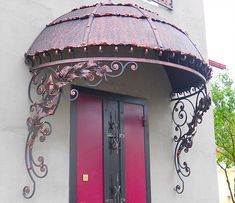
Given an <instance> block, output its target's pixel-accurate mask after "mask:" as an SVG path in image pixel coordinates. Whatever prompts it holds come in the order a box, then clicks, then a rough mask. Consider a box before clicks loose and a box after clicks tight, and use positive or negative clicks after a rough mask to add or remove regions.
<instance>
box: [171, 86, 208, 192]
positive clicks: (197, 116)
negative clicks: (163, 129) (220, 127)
mask: <svg viewBox="0 0 235 203" xmlns="http://www.w3.org/2000/svg"><path fill="white" fill-rule="evenodd" d="M171 100H172V101H173V102H174V106H173V110H172V120H173V122H174V125H175V135H174V142H175V143H176V144H175V151H174V162H175V169H176V173H177V175H178V177H179V179H180V181H181V184H177V185H176V187H175V190H176V192H177V193H178V194H181V193H183V191H184V178H185V177H188V176H190V173H191V170H190V167H189V166H188V164H187V162H186V161H182V160H181V155H182V153H183V152H184V153H188V151H189V149H190V148H192V146H193V138H194V136H195V134H196V132H197V126H198V124H201V123H202V119H203V115H204V113H206V112H207V111H208V110H209V108H210V105H211V98H210V96H209V94H208V92H207V87H206V84H203V85H202V86H201V87H200V88H191V89H190V90H189V91H186V92H183V93H177V94H173V95H172V99H171Z"/></svg>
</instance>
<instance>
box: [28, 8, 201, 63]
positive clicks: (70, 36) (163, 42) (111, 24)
mask: <svg viewBox="0 0 235 203" xmlns="http://www.w3.org/2000/svg"><path fill="white" fill-rule="evenodd" d="M103 44H107V45H133V46H137V47H145V48H150V49H163V50H172V51H180V52H182V53H185V54H191V55H194V56H196V57H197V58H199V59H202V57H201V55H200V53H199V51H198V50H197V48H196V47H195V45H194V44H193V43H192V42H191V41H190V39H189V38H188V36H187V35H186V34H185V33H184V32H183V31H181V30H180V29H179V28H177V27H175V26H174V25H172V24H169V23H167V22H166V21H165V20H164V19H162V18H160V17H159V16H158V14H156V13H152V12H150V11H147V10H144V9H142V8H139V7H137V6H133V5H129V4H127V5H119V4H118V5H113V4H106V5H103V4H97V5H95V6H90V7H83V8H81V9H75V10H73V11H71V12H69V13H67V14H65V15H63V16H61V17H59V18H57V19H56V20H55V21H53V22H52V23H51V24H49V25H48V26H47V27H46V28H45V29H44V30H43V31H42V32H41V33H40V35H39V36H38V37H37V38H36V40H35V41H34V43H33V44H32V46H31V47H30V49H29V50H28V52H27V55H34V54H36V53H41V52H44V51H49V50H52V49H59V50H63V49H65V48H67V47H84V46H92V45H103Z"/></svg>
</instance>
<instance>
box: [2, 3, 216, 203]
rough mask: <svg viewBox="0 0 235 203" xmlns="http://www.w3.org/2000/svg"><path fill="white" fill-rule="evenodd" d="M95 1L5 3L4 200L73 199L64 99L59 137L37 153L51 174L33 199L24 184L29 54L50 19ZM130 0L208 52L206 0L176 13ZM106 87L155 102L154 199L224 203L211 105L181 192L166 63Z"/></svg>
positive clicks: (52, 202) (56, 121) (58, 202)
mask: <svg viewBox="0 0 235 203" xmlns="http://www.w3.org/2000/svg"><path fill="white" fill-rule="evenodd" d="M88 2H90V3H92V4H94V3H95V2H96V1H91V0H89V1H85V0H84V1H81V0H73V1H72V0H60V1H58V0H50V1H48V0H30V1H29V0H9V1H6V0H0V22H1V30H0V44H1V46H0V58H1V60H0V76H1V77H0V95H1V96H0V138H1V142H0V163H1V164H0V202H1V203H15V202H17V203H26V202H30V203H42V202H45V203H68V191H69V125H70V115H69V111H70V108H69V103H68V102H67V101H66V100H65V99H64V98H63V97H62V100H61V104H60V106H59V108H58V110H57V113H56V115H55V116H54V117H53V118H51V119H50V120H51V121H52V125H53V133H52V135H51V136H50V137H48V139H47V140H46V142H45V143H43V144H41V143H39V142H37V143H36V145H35V147H34V150H35V157H37V155H43V156H44V157H45V159H46V160H45V161H46V163H47V165H48V167H49V173H48V176H47V177H46V178H45V179H42V180H37V188H36V194H35V196H34V197H33V198H32V199H30V200H26V199H24V198H23V196H22V188H23V187H24V186H25V185H28V184H30V181H29V178H28V175H27V171H26V168H25V163H24V148H25V140H26V136H27V127H26V118H27V117H28V116H29V105H30V103H29V101H28V96H27V87H28V84H29V81H30V79H31V74H30V73H29V72H28V67H27V66H26V65H25V64H24V57H23V54H24V53H25V52H26V51H27V49H28V47H29V46H30V45H31V43H32V42H33V40H34V39H35V38H36V36H37V35H38V34H39V32H40V31H41V30H42V29H43V28H44V26H45V25H46V24H48V23H49V22H51V21H52V20H53V19H55V18H57V17H58V16H60V15H62V14H64V13H66V12H68V11H70V10H71V9H72V8H75V7H80V6H81V5H84V4H88ZM104 2H105V1H104ZM106 2H108V1H106ZM113 2H117V1H113ZM123 2H125V3H127V1H124V0H123ZM130 2H132V3H133V2H134V3H138V4H139V5H140V6H142V7H143V6H145V7H147V8H148V9H151V10H156V11H157V12H159V13H160V14H161V15H162V16H163V17H166V18H168V19H169V20H170V21H171V22H174V23H175V24H176V25H178V26H179V27H181V28H183V29H185V30H187V32H188V33H189V34H190V36H191V38H192V39H193V41H194V42H195V43H196V44H197V45H198V47H199V49H200V51H201V52H202V53H203V55H204V56H205V57H206V46H205V36H204V35H205V30H204V21H203V10H202V0H198V1H194V0H181V1H178V0H175V1H174V10H173V11H169V10H167V9H165V8H163V7H156V8H155V7H152V6H150V5H149V4H147V3H145V2H144V1H141V0H138V1H130ZM153 87H154V88H153ZM99 88H102V89H105V90H108V91H112V92H117V93H122V94H128V95H131V96H138V97H144V98H146V99H148V101H149V107H150V111H149V112H150V114H149V124H150V143H151V144H150V153H151V157H150V159H151V189H152V191H151V193H152V203H217V202H218V191H217V178H216V166H215V144H214V136H213V122H212V111H211V110H210V111H209V112H208V113H207V114H206V115H205V117H204V121H203V124H202V125H200V126H199V128H198V133H197V135H196V137H195V139H194V146H193V148H192V149H191V150H190V152H189V153H188V154H187V156H186V157H185V158H186V159H188V162H189V164H190V167H191V169H192V175H191V176H190V178H187V179H186V181H185V192H184V193H183V194H182V195H177V194H176V192H175V191H174V190H173V187H174V186H175V185H176V184H177V183H178V181H179V180H178V179H177V176H176V172H175V169H174V162H173V151H174V143H173V132H172V120H171V108H170V102H169V93H170V91H171V88H170V85H169V82H168V79H167V76H166V74H165V72H164V71H163V69H162V68H161V67H159V66H157V67H146V68H145V69H143V67H142V68H141V67H140V68H139V70H138V71H136V72H135V73H129V72H128V73H126V74H124V76H122V78H121V79H120V78H119V79H114V80H110V81H109V83H107V85H106V84H103V85H101V86H100V87H99ZM150 89H152V91H150ZM153 90H154V91H153Z"/></svg>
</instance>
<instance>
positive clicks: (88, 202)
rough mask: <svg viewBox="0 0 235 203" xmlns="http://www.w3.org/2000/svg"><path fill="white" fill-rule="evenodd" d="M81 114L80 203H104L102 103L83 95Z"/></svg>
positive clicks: (79, 150) (78, 164) (78, 187)
mask: <svg viewBox="0 0 235 203" xmlns="http://www.w3.org/2000/svg"><path fill="white" fill-rule="evenodd" d="M77 110H78V111H77V203H103V202H104V201H103V200H104V197H103V194H104V189H103V185H104V181H103V180H104V177H103V126H102V99H101V98H100V97H96V96H89V95H81V96H80V97H79V101H78V106H77ZM87 176H88V177H87Z"/></svg>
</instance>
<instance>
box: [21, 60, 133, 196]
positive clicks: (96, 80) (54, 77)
mask: <svg viewBox="0 0 235 203" xmlns="http://www.w3.org/2000/svg"><path fill="white" fill-rule="evenodd" d="M126 68H130V69H131V70H133V71H135V70H137V68H138V65H137V63H135V62H126V63H122V62H120V61H113V62H111V63H107V62H105V61H84V62H79V63H76V64H73V65H65V66H62V65H60V66H58V67H57V68H51V67H48V68H44V69H39V70H38V69H35V70H34V71H33V77H32V79H31V81H30V84H29V89H28V96H29V100H30V102H31V106H30V112H31V114H32V115H31V116H30V117H28V119H27V126H28V136H27V139H26V145H25V164H26V169H27V172H28V175H29V177H30V179H31V181H32V185H31V186H25V187H24V188H23V196H24V197H25V198H26V199H30V198H32V197H33V195H34V194H35V190H36V179H38V178H45V177H46V175H47V173H48V167H47V165H46V164H45V161H44V157H43V156H39V157H38V158H37V159H35V157H34V156H33V147H34V144H35V142H36V140H37V139H39V141H40V142H44V141H45V140H46V138H47V136H49V135H50V134H51V133H52V126H51V124H50V123H49V122H48V121H46V118H47V117H48V116H52V115H54V114H55V112H56V109H57V107H58V105H59V102H60V98H61V93H62V92H63V87H64V86H66V85H68V84H71V82H73V81H74V80H76V79H80V80H84V81H85V82H86V83H87V85H88V86H97V85H99V84H100V83H101V82H102V81H103V80H107V78H108V77H118V76H120V75H122V73H123V72H124V71H125V69H126ZM33 92H34V93H33ZM32 93H33V94H32ZM70 94H71V98H72V100H75V99H76V98H77V97H78V92H77V91H76V90H71V92H70Z"/></svg>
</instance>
